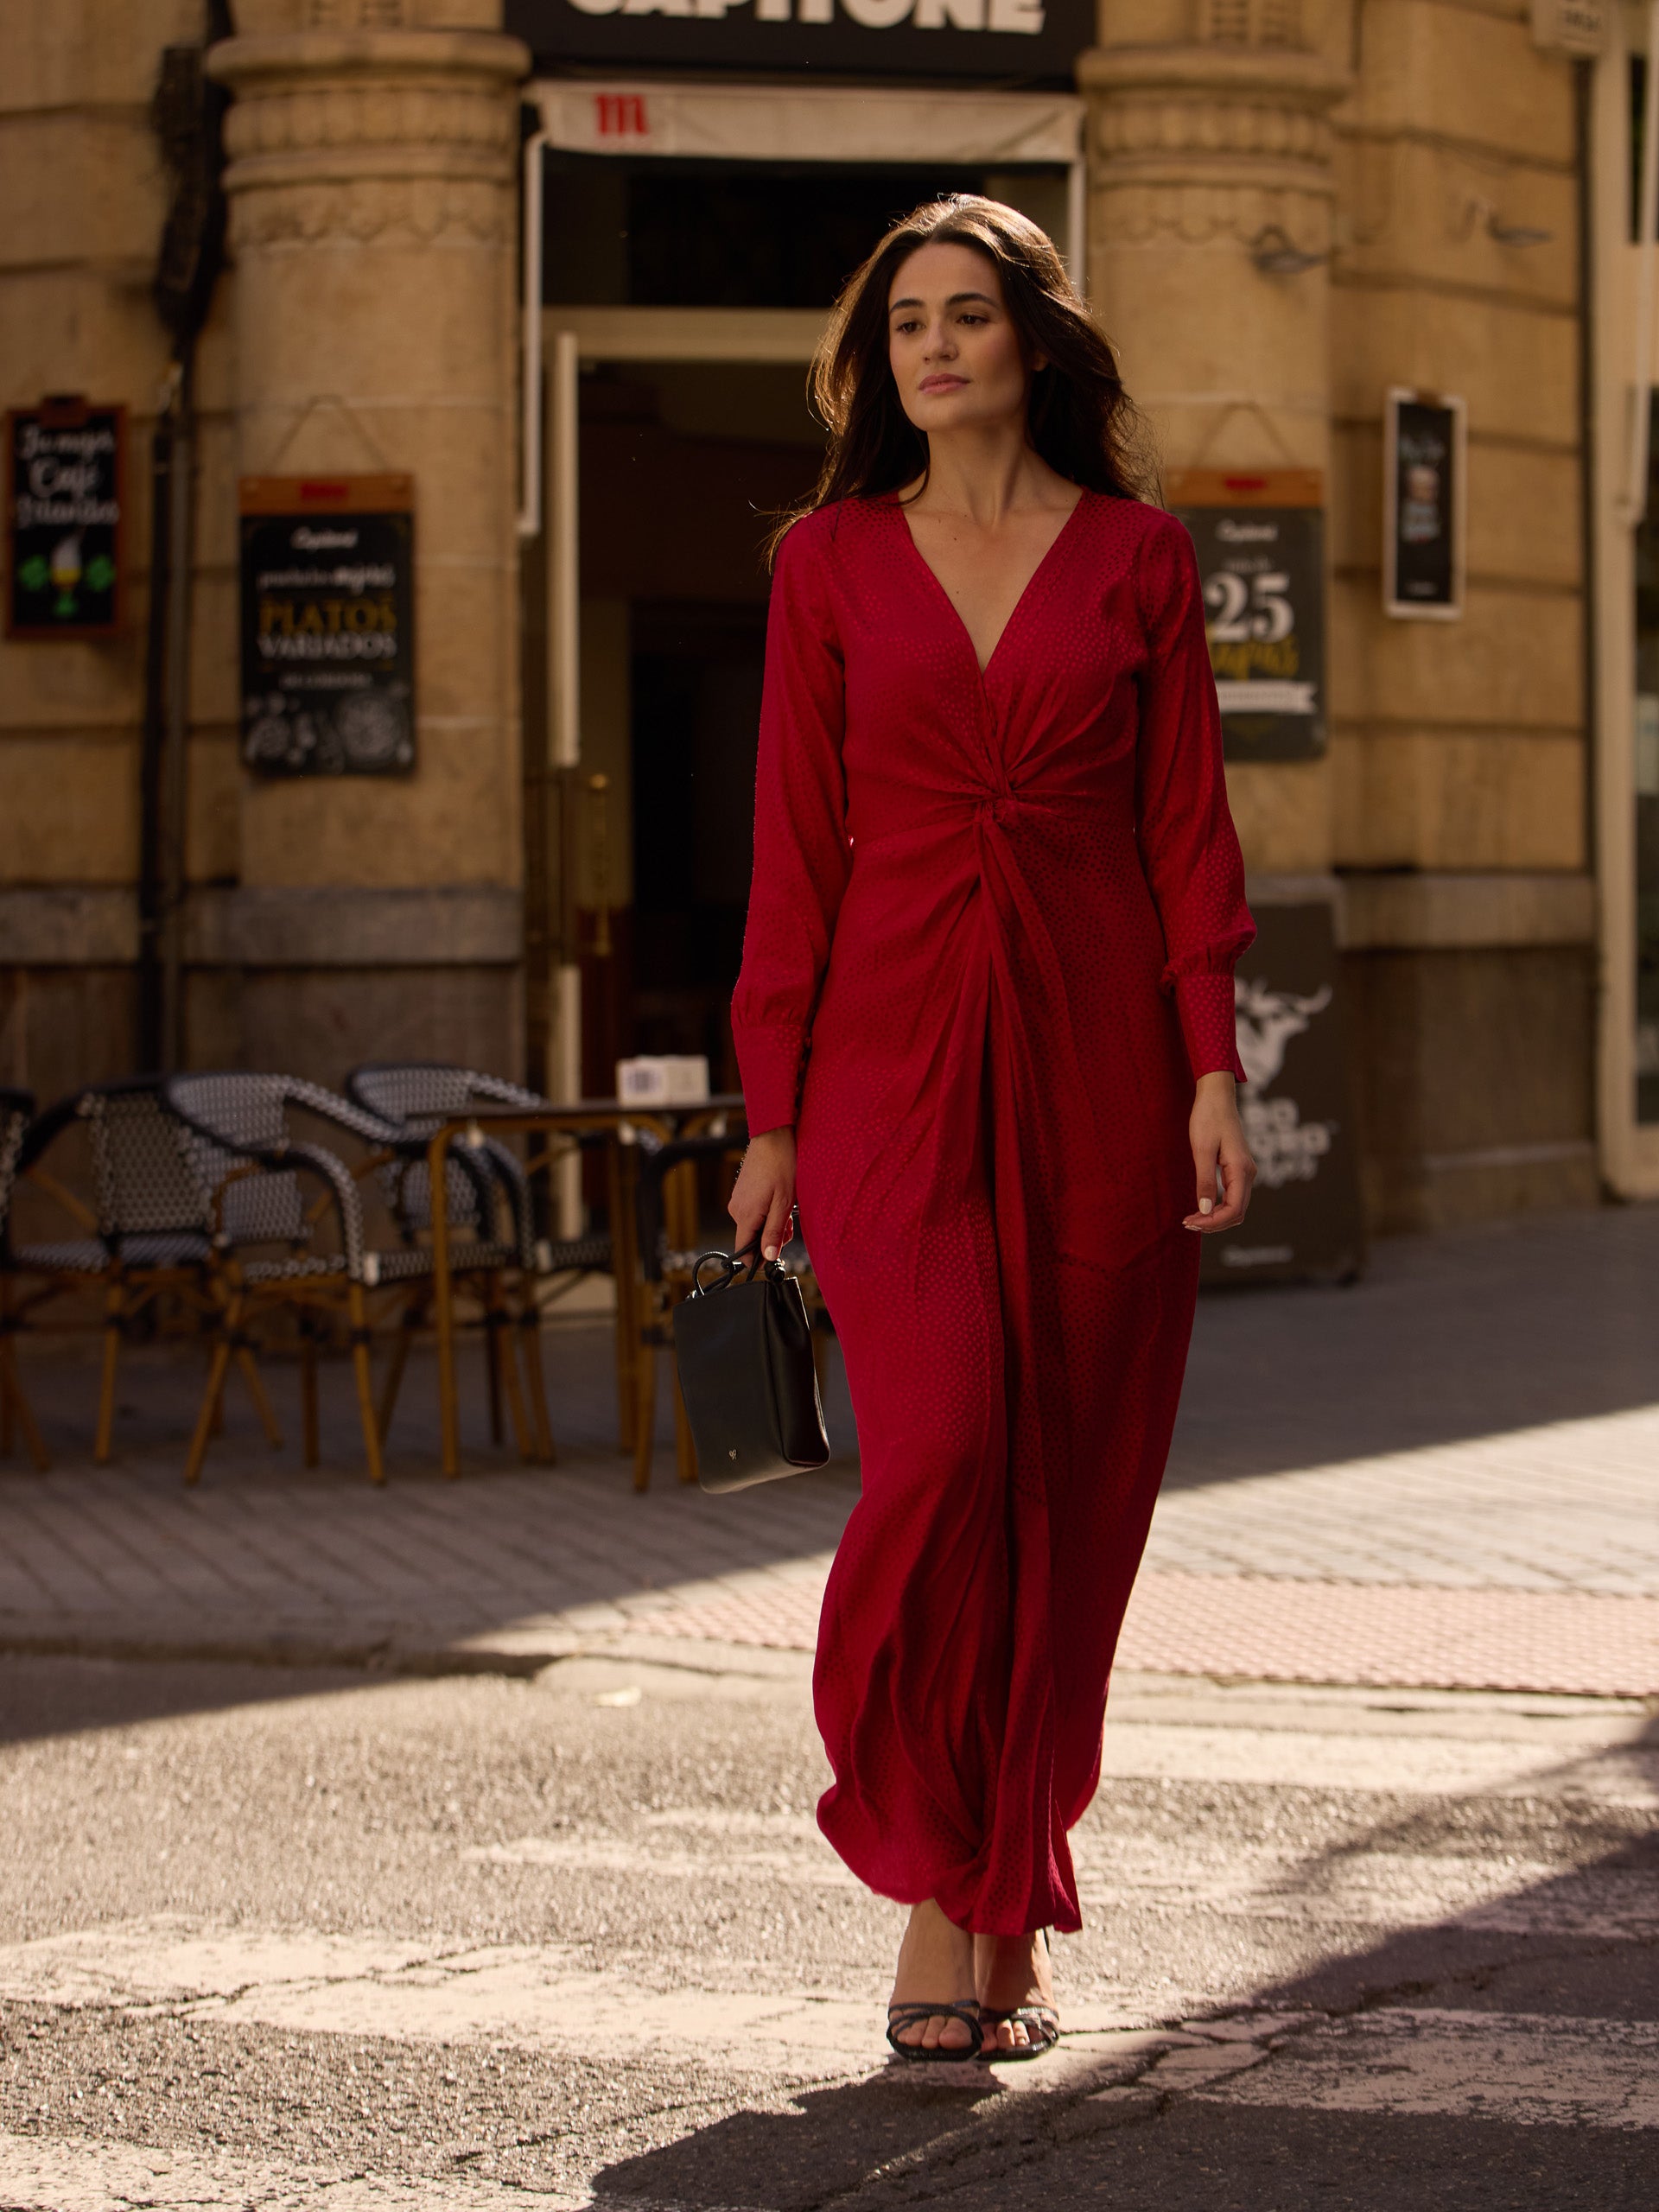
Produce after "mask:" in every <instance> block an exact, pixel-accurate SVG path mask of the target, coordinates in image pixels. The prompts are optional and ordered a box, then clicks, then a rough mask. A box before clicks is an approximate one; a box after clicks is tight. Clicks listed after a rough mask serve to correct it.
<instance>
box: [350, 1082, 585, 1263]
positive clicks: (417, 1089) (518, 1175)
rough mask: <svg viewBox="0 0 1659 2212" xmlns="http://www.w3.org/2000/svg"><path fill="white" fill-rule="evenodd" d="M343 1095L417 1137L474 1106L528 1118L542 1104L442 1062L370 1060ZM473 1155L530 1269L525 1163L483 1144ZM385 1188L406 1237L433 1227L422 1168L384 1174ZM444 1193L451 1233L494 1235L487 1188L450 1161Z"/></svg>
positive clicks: (529, 1095)
mask: <svg viewBox="0 0 1659 2212" xmlns="http://www.w3.org/2000/svg"><path fill="white" fill-rule="evenodd" d="M346 1095H347V1096H348V1097H350V1098H352V1099H353V1100H355V1102H356V1103H357V1104H358V1105H359V1106H361V1107H363V1108H365V1109H366V1111H368V1112H369V1113H371V1114H377V1115H378V1116H381V1117H382V1118H383V1119H384V1120H385V1121H388V1122H396V1123H397V1125H398V1126H400V1127H401V1128H404V1129H407V1130H412V1131H415V1132H416V1133H421V1132H423V1131H424V1130H426V1129H429V1128H435V1126H436V1125H437V1123H438V1122H442V1121H446V1120H448V1119H450V1118H451V1117H452V1116H454V1115H457V1114H465V1113H467V1112H469V1111H470V1110H471V1109H473V1108H474V1106H480V1105H488V1106H517V1107H519V1108H521V1109H523V1110H524V1112H525V1113H531V1114H533V1113H535V1112H536V1111H537V1109H538V1108H541V1107H543V1106H545V1105H546V1104H547V1101H546V1099H544V1098H540V1097H537V1094H536V1093H535V1092H534V1091H533V1090H524V1089H522V1088H521V1086H520V1085H519V1084H516V1083H508V1082H507V1081H506V1080H505V1077H501V1076H494V1075H486V1074H484V1073H482V1072H481V1071H480V1070H479V1069H476V1068H464V1067H457V1066H454V1065H451V1064H450V1063H448V1062H447V1061H443V1060H401V1061H372V1062H370V1063H368V1064H367V1065H365V1066H363V1067H358V1068H353V1070H352V1071H351V1073H350V1074H349V1075H348V1076H347V1077H346ZM478 1152H479V1153H480V1154H482V1155H483V1157H484V1158H485V1159H486V1160H487V1162H488V1165H489V1168H490V1171H491V1173H492V1174H493V1178H494V1182H495V1186H496V1188H497V1189H498V1190H499V1192H500V1193H501V1194H502V1196H503V1197H505V1199H506V1202H507V1207H508V1211H509V1212H510V1213H511V1215H512V1238H513V1242H514V1243H515V1244H516V1245H517V1246H518V1250H519V1254H520V1258H521V1261H522V1262H523V1263H524V1265H526V1266H528V1265H530V1264H531V1260H532V1255H533V1237H534V1232H533V1229H532V1218H533V1217H532V1211H531V1198H530V1184H529V1180H528V1179H527V1177H526V1176H525V1173H524V1165H523V1162H522V1161H521V1160H519V1159H518V1157H517V1155H516V1154H513V1153H512V1152H511V1151H509V1150H508V1148H507V1147H506V1146H505V1145H504V1144H500V1143H498V1142H495V1141H492V1140H490V1139H488V1138H486V1140H485V1141H484V1143H483V1144H482V1145H481V1146H480V1147H478ZM476 1156H477V1155H476V1154H475V1155H474V1157H476ZM385 1187H386V1192H387V1197H388V1198H389V1200H390V1202H391V1205H392V1207H393V1210H394V1211H395V1212H396V1213H397V1220H398V1225H399V1227H400V1228H401V1229H402V1230H403V1233H404V1236H408V1237H414V1236H419V1235H420V1233H421V1232H422V1231H423V1230H427V1229H429V1228H430V1227H431V1225H432V1200H431V1189H430V1185H429V1179H428V1176H427V1172H426V1168H425V1166H423V1165H416V1166H411V1167H406V1168H403V1169H401V1170H399V1169H397V1168H391V1169H389V1170H388V1171H387V1174H386V1183H385ZM444 1187H445V1190H446V1192H447V1193H448V1204H449V1226H450V1228H451V1229H452V1230H454V1229H461V1230H471V1232H472V1233H473V1234H474V1236H478V1237H479V1238H480V1239H481V1240H483V1241H488V1240H489V1239H491V1238H493V1236H495V1235H496V1234H497V1230H496V1226H495V1224H494V1222H493V1220H491V1219H490V1215H491V1214H492V1212H493V1206H492V1205H491V1197H490V1192H489V1190H488V1187H487V1186H486V1185H484V1184H483V1182H482V1181H481V1179H480V1178H479V1177H478V1176H476V1175H475V1174H472V1173H468V1172H467V1167H466V1166H464V1164H463V1163H462V1162H461V1160H458V1159H456V1158H455V1157H454V1155H453V1154H452V1155H451V1156H450V1158H449V1159H448V1160H446V1161H445V1163H444Z"/></svg>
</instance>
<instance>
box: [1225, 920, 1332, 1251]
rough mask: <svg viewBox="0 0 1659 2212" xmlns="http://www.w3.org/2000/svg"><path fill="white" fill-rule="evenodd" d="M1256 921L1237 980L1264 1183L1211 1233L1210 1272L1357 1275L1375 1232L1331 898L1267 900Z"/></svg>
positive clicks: (1246, 1111)
mask: <svg viewBox="0 0 1659 2212" xmlns="http://www.w3.org/2000/svg"><path fill="white" fill-rule="evenodd" d="M1255 924H1256V930H1257V936H1256V940H1255V944H1253V945H1252V946H1251V947H1250V949H1249V951H1248V952H1247V953H1246V954H1245V955H1244V957H1243V959H1242V960H1241V961H1240V962H1239V963H1238V969H1237V973H1236V976H1235V977H1234V981H1233V1001H1234V1005H1235V1007H1236V1019H1237V1025H1238V1054H1239V1058H1240V1059H1241V1060H1242V1061H1243V1064H1244V1072H1245V1075H1246V1077H1248V1078H1249V1080H1248V1081H1247V1082H1245V1083H1244V1084H1242V1085H1241V1087H1240V1090H1239V1094H1238V1110H1239V1112H1240V1114H1241V1115H1242V1116H1243V1122H1244V1134H1245V1135H1246V1137H1248V1138H1249V1145H1250V1150H1251V1151H1252V1152H1253V1153H1254V1154H1255V1166H1256V1179H1255V1192H1254V1194H1253V1196H1252V1197H1251V1199H1250V1210H1249V1213H1248V1214H1246V1216H1245V1217H1244V1220H1243V1224H1242V1225H1241V1226H1240V1227H1239V1228H1237V1229H1231V1230H1226V1231H1225V1232H1224V1234H1222V1235H1220V1236H1206V1237H1205V1239H1204V1240H1203V1242H1204V1252H1203V1267H1202V1280H1203V1281H1205V1282H1293V1281H1301V1280H1305V1279H1306V1277H1308V1276H1310V1275H1312V1276H1322V1277H1325V1278H1326V1279H1327V1280H1334V1281H1338V1282H1342V1281H1351V1279H1352V1278H1353V1277H1354V1276H1355V1275H1357V1274H1358V1272H1359V1268H1360V1265H1361V1262H1362V1260H1363V1256H1364V1240H1363V1230H1362V1227H1361V1220H1360V1210H1359V1172H1358V1160H1357V1154H1356V1150H1355V1145H1354V1125H1353V1113H1352V1109H1351V1105H1350V1103H1349V1092H1348V1070H1347V1061H1346V1057H1345V1053H1344V1045H1343V1033H1342V1003H1341V995H1340V991H1339V987H1338V978H1337V953H1336V943H1335V938H1334V935H1333V932H1332V925H1331V909H1330V907H1329V906H1328V905H1326V904H1325V902H1324V901H1323V900H1311V901H1309V902H1308V903H1307V904H1306V905H1303V906H1262V907H1260V908H1258V910H1257V912H1256V917H1255Z"/></svg>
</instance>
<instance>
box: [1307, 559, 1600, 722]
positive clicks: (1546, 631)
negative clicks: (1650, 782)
mask: <svg viewBox="0 0 1659 2212" xmlns="http://www.w3.org/2000/svg"><path fill="white" fill-rule="evenodd" d="M1583 631H1584V624H1583V617H1582V614H1581V612H1580V607H1579V605H1578V602H1577V601H1576V600H1575V599H1573V598H1571V597H1569V596H1567V594H1564V593H1559V592H1554V593H1548V594H1544V593H1538V592H1529V591H1527V590H1525V589H1524V588H1503V587H1500V586H1495V585H1477V584H1471V586H1470V587H1469V588H1468V590H1467V592H1466V593H1465V599H1464V612H1463V616H1462V619H1461V620H1459V621H1457V622H1411V621H1407V622H1401V621H1391V620H1389V617H1388V616H1387V615H1385V614H1384V613H1383V609H1382V605H1381V602H1380V597H1379V594H1377V593H1376V592H1375V591H1373V590H1371V589H1370V588H1368V585H1367V584H1366V583H1365V582H1363V581H1361V580H1360V579H1357V578H1344V577H1338V579H1337V581H1336V583H1335V585H1334V587H1333V588H1332V594H1331V664H1332V704H1333V706H1334V708H1335V710H1336V712H1337V713H1338V715H1354V714H1363V715H1366V716H1368V717H1370V718H1373V719H1375V720H1377V721H1401V722H1429V723H1440V724H1441V725H1446V724H1448V723H1453V724H1467V725H1471V726H1473V727H1475V728H1481V727H1483V726H1484V727H1485V728H1499V729H1526V728H1529V727H1531V728H1547V729H1556V730H1560V729H1562V728H1568V729H1576V728H1578V727H1579V726H1580V723H1581V721H1582V719H1583V714H1584V677H1583V666H1584V635H1583Z"/></svg>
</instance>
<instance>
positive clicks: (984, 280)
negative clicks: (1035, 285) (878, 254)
mask: <svg viewBox="0 0 1659 2212" xmlns="http://www.w3.org/2000/svg"><path fill="white" fill-rule="evenodd" d="M887 359H888V360H889V361H890V362H891V363H892V365H893V381H894V383H895V384H897V385H898V387H899V398H900V400H901V401H902V402H903V404H904V410H905V412H906V415H908V416H909V417H910V419H911V421H912V423H914V424H915V425H916V428H917V429H918V430H922V431H925V432H927V433H929V434H930V435H931V434H933V433H936V432H938V431H941V430H943V431H950V430H959V429H977V428H980V427H982V426H987V427H988V426H989V425H990V424H992V423H999V422H1005V421H1007V419H1008V418H1009V417H1010V416H1023V415H1024V413H1025V410H1026V395H1027V391H1028V390H1029V389H1030V385H1031V378H1032V376H1033V373H1034V372H1035V371H1036V370H1038V369H1039V368H1041V367H1042V366H1043V363H1042V361H1041V360H1040V359H1038V360H1034V361H1031V362H1027V360H1026V359H1024V358H1023V356H1022V354H1021V353H1020V340H1019V336H1018V334H1017V333H1016V332H1015V330H1014V325H1013V323H1012V322H1011V321H1009V319H1008V310H1007V306H1006V304H1005V303H1004V301H1003V297H1002V279H1001V275H1000V274H999V273H998V270H997V267H996V264H995V262H994V261H993V260H991V258H990V257H989V256H988V254H983V253H981V252H980V251H978V249H977V248H976V247H975V246H970V245H944V244H938V245H924V246H918V248H917V249H916V251H915V252H914V253H912V255H911V256H910V257H909V258H908V259H907V260H906V261H904V262H901V263H900V264H899V271H898V274H897V275H896V276H895V277H894V278H893V286H892V289H891V290H890V291H889V293H888V295H887Z"/></svg>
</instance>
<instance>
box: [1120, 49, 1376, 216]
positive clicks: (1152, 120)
mask: <svg viewBox="0 0 1659 2212" xmlns="http://www.w3.org/2000/svg"><path fill="white" fill-rule="evenodd" d="M1077 81H1078V83H1079V85H1080V86H1081V87H1082V89H1083V91H1084V94H1085V96H1086V97H1087V99H1088V100H1089V105H1090V135H1091V141H1092V145H1093V149H1094V152H1095V155H1096V162H1097V167H1096V182H1097V184H1099V185H1101V186H1103V187H1105V188H1115V187H1118V186H1125V187H1127V186H1130V185H1134V186H1139V187H1142V188H1150V187H1157V186H1160V185H1161V186H1177V187H1192V186H1205V187H1208V188H1211V189H1225V188H1239V187H1244V188H1250V189H1252V190H1255V191H1257V192H1260V191H1262V190H1272V191H1281V192H1291V193H1297V192H1303V193H1306V192H1312V193H1314V194H1319V195H1320V196H1323V197H1329V196H1330V195H1331V194H1332V191H1333V190H1334V187H1333V185H1332V180H1331V174H1330V171H1331V160H1332V131H1331V124H1330V111H1331V110H1332V107H1334V106H1335V105H1336V104H1337V103H1338V101H1339V100H1341V99H1344V97H1345V96H1346V94H1347V93H1348V92H1349V91H1350V90H1351V85H1352V79H1351V76H1350V75H1349V73H1347V72H1346V71H1345V70H1342V69H1338V68H1337V67H1335V66H1334V65H1333V64H1332V63H1331V62H1329V61H1327V60H1325V57H1324V56H1323V55H1321V54H1308V53H1304V52H1302V51H1301V50H1300V49H1298V48H1290V47H1252V46H1225V45H1220V44H1211V45H1203V46H1172V47H1114V48H1096V50H1095V51H1094V52H1093V53H1090V54H1084V56H1083V57H1082V59H1081V60H1080V61H1079V63H1078V66H1077Z"/></svg>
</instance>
